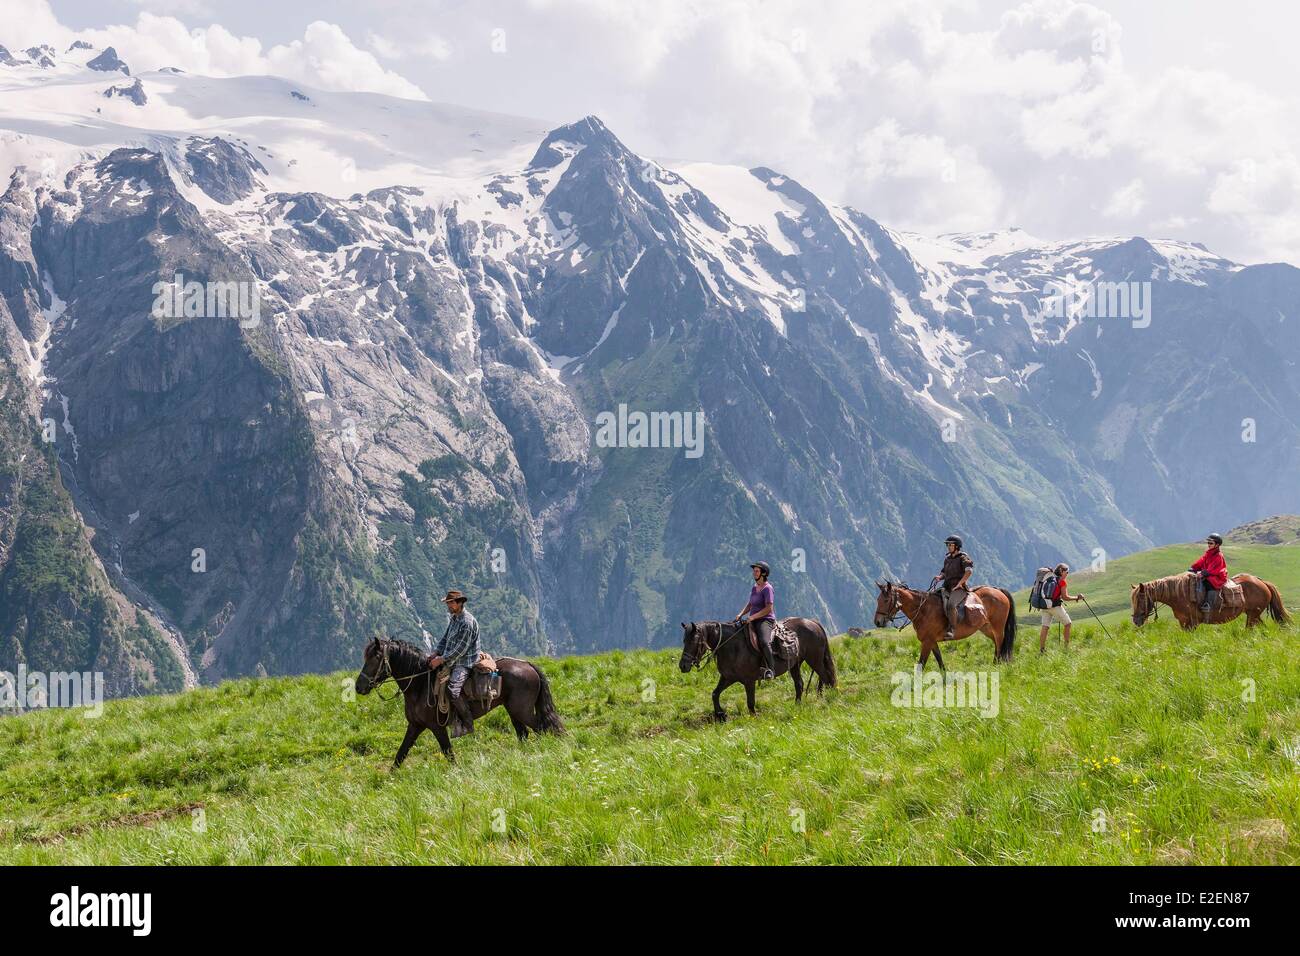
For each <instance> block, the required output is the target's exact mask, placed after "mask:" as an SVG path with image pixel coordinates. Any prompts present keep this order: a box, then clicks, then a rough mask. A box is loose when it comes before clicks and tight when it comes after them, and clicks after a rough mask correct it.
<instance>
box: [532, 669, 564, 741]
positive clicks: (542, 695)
mask: <svg viewBox="0 0 1300 956" xmlns="http://www.w3.org/2000/svg"><path fill="white" fill-rule="evenodd" d="M528 666H529V667H531V668H532V669H533V670H535V671H536V672H537V682H538V685H539V686H538V688H537V702H536V703H535V704H533V713H534V715H535V717H536V718H537V729H538V730H547V731H550V732H551V733H553V734H559V735H560V736H563V735H564V721H562V720H561V719H560V712H559V711H558V710H556V709H555V698H553V697H552V696H551V683H550V681H548V680H547V679H546V675H545V674H543V673H542V669H541V668H540V667H538V666H537V665H536V664H534V663H533V662H532V661H529V662H528Z"/></svg>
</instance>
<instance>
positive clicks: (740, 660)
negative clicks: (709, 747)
mask: <svg viewBox="0 0 1300 956" xmlns="http://www.w3.org/2000/svg"><path fill="white" fill-rule="evenodd" d="M781 623H782V624H784V625H785V626H786V627H787V628H789V629H790V630H792V631H794V633H795V635H796V636H797V637H798V638H799V656H798V657H797V658H796V659H795V660H794V661H786V660H782V659H781V658H779V657H777V658H776V660H775V663H776V674H777V676H780V675H781V674H784V673H785V672H786V671H787V670H789V672H790V676H791V678H793V679H794V699H795V700H796V701H800V700H803V665H804V663H805V662H807V664H808V666H809V667H811V668H812V671H813V673H814V674H816V675H817V693H818V694H819V695H820V694H821V692H822V688H823V687H834V686H835V683H836V673H835V658H833V657H832V656H831V642H830V638H828V637H827V636H826V629H825V628H824V627H822V626H821V622H820V621H817V620H814V619H813V618H809V617H787V618H785V619H784V620H782V622H781ZM746 627H747V625H744V624H733V623H727V622H722V621H699V622H696V621H691V622H690V623H687V622H686V621H683V622H682V630H683V631H685V635H684V637H683V639H682V659H681V660H680V661H679V662H678V666H679V667H681V669H682V673H683V674H686V673H689V672H690V671H691V670H693V669H695V668H696V667H699V666H700V665H701V664H703V663H704V662H705V661H706V660H707V659H708V657H709V656H710V655H711V656H712V657H713V659H714V660H715V661H716V662H717V665H718V674H719V675H720V676H719V677H718V686H717V687H715V688H713V716H714V717H716V718H717V719H718V720H726V719H727V714H726V711H724V710H723V709H722V702H721V700H720V699H719V698H720V697H721V695H722V692H723V691H724V690H726V689H727V688H728V687H730V686H731V685H732V684H743V685H745V703H746V704H748V705H749V712H750V713H751V714H752V713H754V712H755V711H754V685H755V684H756V683H757V682H758V675H759V671H760V669H761V668H762V666H763V664H762V661H761V660H760V658H759V656H758V652H757V651H755V650H754V649H753V648H752V647H751V646H750V644H749V636H748V635H747V634H746V633H745V630H746Z"/></svg>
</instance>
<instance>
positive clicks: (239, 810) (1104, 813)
mask: <svg viewBox="0 0 1300 956" xmlns="http://www.w3.org/2000/svg"><path fill="white" fill-rule="evenodd" d="M1162 550H1163V549H1162ZM1288 550H1290V549H1288ZM1297 550H1300V549H1297ZM1180 553H1181V552H1180ZM1171 556H1172V554H1171ZM1277 560H1278V561H1281V562H1283V563H1285V562H1286V561H1294V556H1291V557H1288V558H1285V559H1283V558H1280V557H1279V558H1278V559H1277ZM1180 561H1181V558H1179V560H1178V561H1174V562H1173V564H1174V566H1175V568H1176V567H1177V565H1178V564H1179V563H1180ZM1233 561H1234V567H1236V566H1237V565H1238V564H1239V563H1240V564H1244V563H1245V561H1244V556H1243V558H1242V560H1241V561H1240V562H1239V561H1238V560H1237V559H1233ZM1121 563H1122V562H1120V561H1116V562H1112V564H1111V571H1112V573H1113V572H1114V571H1115V569H1116V568H1119V567H1120V566H1121ZM1165 563H1166V562H1164V561H1163V559H1162V560H1161V561H1155V559H1154V557H1153V558H1152V563H1151V565H1150V571H1149V572H1147V571H1143V573H1144V574H1146V573H1149V574H1150V575H1151V576H1154V574H1155V573H1156V572H1157V570H1164V564H1165ZM1157 564H1158V565H1159V566H1160V567H1159V568H1157ZM1184 566H1185V565H1184ZM1132 567H1134V568H1137V567H1145V565H1133V566H1132ZM1120 583H1122V582H1118V583H1117V582H1111V581H1109V580H1108V581H1107V582H1106V584H1105V586H1104V587H1096V588H1094V589H1093V590H1094V591H1095V593H1097V594H1098V595H1099V600H1101V601H1103V602H1104V601H1107V600H1108V598H1107V597H1105V595H1109V594H1110V593H1111V591H1114V593H1115V594H1116V595H1119V594H1120V591H1119V584H1120ZM1124 587H1125V588H1126V587H1127V585H1126V584H1125V585H1124ZM1284 593H1286V591H1285V589H1284ZM1094 605H1097V602H1096V601H1094ZM1020 606H1021V608H1023V607H1024V601H1023V596H1021V600H1020ZM1100 606H1101V605H1099V609H1100ZM1170 625H1171V622H1169V621H1168V620H1167V619H1166V620H1162V621H1161V622H1160V623H1159V624H1157V625H1148V626H1146V627H1143V628H1142V629H1140V630H1137V629H1134V628H1133V627H1132V625H1131V624H1129V623H1127V621H1125V620H1123V619H1122V616H1121V619H1119V620H1116V621H1115V623H1114V625H1113V626H1111V627H1110V630H1111V633H1112V635H1113V636H1112V637H1111V638H1107V637H1105V636H1104V635H1102V634H1101V632H1100V630H1099V629H1098V628H1096V627H1095V626H1093V625H1088V624H1081V625H1080V627H1079V628H1078V629H1077V630H1076V635H1075V640H1074V641H1073V643H1072V645H1071V647H1070V649H1069V651H1068V652H1064V651H1062V649H1061V648H1060V647H1059V645H1058V644H1056V643H1055V642H1053V643H1052V644H1051V645H1049V650H1048V653H1047V654H1045V655H1042V656H1040V655H1039V654H1038V653H1037V648H1036V641H1035V640H1032V639H1031V638H1030V635H1029V632H1027V631H1024V632H1022V633H1021V636H1020V641H1019V647H1018V650H1017V653H1016V656H1015V659H1014V660H1013V661H1011V662H1010V663H1007V664H1001V665H997V666H996V667H995V666H994V664H993V662H992V644H991V642H990V641H988V640H987V639H986V638H983V637H977V638H974V639H971V640H967V641H963V642H961V643H960V644H958V645H956V646H954V647H952V648H951V649H950V650H947V651H946V652H945V658H946V660H947V664H948V667H949V670H950V671H952V672H955V671H978V672H983V673H984V674H985V675H986V680H989V681H991V679H992V677H991V675H993V674H996V678H997V682H998V683H997V698H996V700H997V714H996V716H993V717H983V716H981V715H980V711H979V710H977V709H974V708H969V707H920V708H917V707H900V706H895V704H894V703H892V702H891V696H892V694H891V692H892V691H893V689H894V682H895V680H896V679H897V678H896V677H895V675H903V674H907V673H909V672H910V671H911V669H912V665H913V663H914V661H915V657H916V652H917V645H916V641H915V638H914V637H913V636H912V633H911V631H910V629H909V630H905V631H902V632H893V631H889V632H871V633H868V634H867V635H865V636H862V637H856V638H850V637H842V638H838V639H836V640H835V641H834V652H835V655H836V660H837V663H838V666H839V672H840V688H839V689H838V690H836V691H828V692H827V693H826V695H825V696H824V697H822V698H820V699H818V698H817V697H815V696H809V697H808V698H805V700H804V702H803V703H802V704H801V705H796V704H795V703H794V700H793V689H792V685H791V684H790V682H789V680H788V678H783V679H781V680H778V681H777V682H775V683H774V684H770V685H767V686H764V687H763V688H762V689H761V690H760V692H759V714H758V716H757V717H750V716H748V715H747V714H744V713H743V709H744V705H743V692H742V691H741V690H740V689H739V688H732V689H731V690H730V691H728V692H727V694H726V695H725V696H724V698H723V701H724V704H725V705H726V706H727V708H728V711H729V713H730V714H731V717H730V719H729V720H728V721H727V722H725V723H721V724H717V723H713V722H712V721H710V720H709V719H708V712H709V709H710V704H709V694H710V691H711V690H712V687H713V684H714V682H715V680H716V674H715V673H714V672H713V671H712V670H709V671H707V672H699V671H697V672H694V673H691V674H682V673H680V671H679V670H678V668H677V657H678V653H677V651H676V650H671V651H669V650H665V651H658V652H649V651H645V652H635V653H620V652H614V653H608V654H602V655H597V656H591V657H574V658H565V659H560V660H547V661H542V662H541V663H542V666H543V667H544V669H545V671H546V673H547V674H548V675H549V677H550V680H551V682H552V686H553V690H554V693H555V697H556V701H557V703H558V706H559V708H560V711H561V713H562V714H563V716H564V718H565V720H566V722H567V724H568V728H569V733H568V735H567V736H564V737H550V736H548V737H542V738H533V739H531V740H529V741H527V742H526V743H523V744H520V743H518V742H517V741H516V740H515V738H514V735H513V733H512V732H511V730H510V727H509V723H508V721H507V719H506V717H505V715H504V714H503V713H501V712H500V711H497V712H494V713H493V714H492V715H490V716H489V717H488V718H487V719H486V720H484V721H481V722H480V724H479V729H478V731H477V732H476V733H475V734H474V735H473V736H472V737H470V738H467V739H464V740H461V741H458V742H457V744H456V753H457V757H458V759H457V761H456V762H455V763H449V762H448V761H446V760H444V759H443V758H442V757H441V755H440V754H439V753H438V749H437V747H436V745H435V743H434V741H433V739H432V737H430V736H429V735H428V734H426V735H424V736H423V737H421V739H420V741H419V742H418V743H417V744H416V746H415V749H414V750H413V751H412V754H411V756H410V758H409V759H408V761H407V763H406V764H405V766H403V767H402V768H401V769H400V770H396V771H394V770H391V769H390V767H389V764H390V763H391V760H392V756H393V753H394V752H395V750H396V748H397V745H398V743H399V742H400V740H401V737H402V733H403V730H404V727H405V721H404V719H403V717H402V715H401V707H400V703H399V702H398V701H388V702H385V701H384V700H381V699H380V698H379V697H377V696H375V695H373V694H372V695H370V696H368V697H356V698H354V697H353V696H352V695H351V694H349V693H348V692H347V690H346V688H347V687H349V686H350V685H351V683H352V680H353V677H354V674H352V673H347V674H344V673H339V674H334V675H330V676H313V677H301V678H285V679H263V680H240V681H234V682H230V683H227V684H223V685H220V686H217V687H212V688H204V689H200V690H197V691H193V692H190V693H186V694H183V695H175V696H165V697H151V698H137V699H130V700H121V701H113V702H110V703H109V704H108V705H107V707H106V709H105V712H104V714H103V715H102V716H101V717H99V718H97V719H86V718H85V717H84V716H83V715H82V714H81V713H79V712H69V711H46V712H37V713H29V714H25V715H22V716H18V717H11V718H6V719H3V720H0V863H3V864H25V863H27V864H31V863H96V864H97V863H119V864H158V863H167V864H173V863H174V864H262V863H304V864H348V863H381V864H382V863H502V864H513V863H568V864H599V863H614V864H636V863H654V864H662V863H688V864H706V865H707V864H717V863H757V864H762V863H832V864H833V863H867V864H875V863H878V864H913V863H957V864H961V863H983V864H999V863H1004V864H1036V863H1132V864H1143V863H1168V864H1212V863H1278V864H1284V863H1296V862H1300V841H1298V840H1297V836H1296V834H1297V831H1298V829H1300V667H1297V666H1296V654H1295V643H1296V640H1297V632H1296V631H1294V630H1290V629H1282V628H1279V627H1277V626H1276V625H1272V624H1270V625H1268V626H1266V627H1262V628H1259V629H1256V630H1254V631H1250V632H1248V631H1246V630H1245V629H1244V628H1243V627H1242V626H1241V624H1240V622H1237V623H1236V624H1233V625H1228V626H1226V627H1222V628H1217V629H1212V628H1204V627H1203V628H1199V629H1198V630H1196V631H1194V632H1192V633H1184V632H1182V631H1180V630H1178V629H1177V628H1175V627H1172V626H1170ZM931 668H932V669H933V663H932V664H931ZM987 686H991V684H990V685H987Z"/></svg>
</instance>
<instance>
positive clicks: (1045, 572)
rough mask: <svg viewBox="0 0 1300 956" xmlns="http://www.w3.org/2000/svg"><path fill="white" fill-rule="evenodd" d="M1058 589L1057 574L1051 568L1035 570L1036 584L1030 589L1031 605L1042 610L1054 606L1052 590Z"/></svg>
mask: <svg viewBox="0 0 1300 956" xmlns="http://www.w3.org/2000/svg"><path fill="white" fill-rule="evenodd" d="M1055 590H1056V575H1055V574H1053V573H1052V569H1051V568H1039V569H1038V570H1037V571H1036V572H1034V586H1033V587H1031V588H1030V589H1029V606H1030V607H1033V608H1038V609H1039V610H1040V611H1042V610H1046V609H1047V608H1049V607H1051V606H1052V592H1053V591H1055Z"/></svg>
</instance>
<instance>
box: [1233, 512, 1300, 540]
mask: <svg viewBox="0 0 1300 956" xmlns="http://www.w3.org/2000/svg"><path fill="white" fill-rule="evenodd" d="M1224 537H1225V539H1226V540H1227V541H1230V542H1233V543H1235V544H1300V515H1274V516H1273V517H1271V518H1263V519H1261V520H1259V521H1252V522H1250V523H1249V524H1244V525H1242V526H1241V527H1240V528H1233V529H1232V530H1231V531H1229V532H1228V533H1227V534H1226V535H1225V536H1224Z"/></svg>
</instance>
